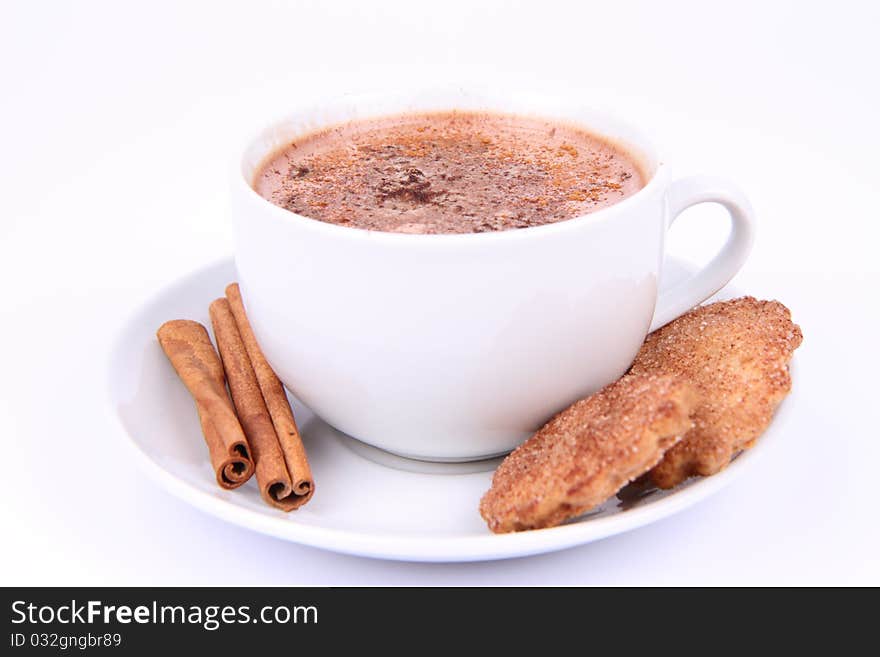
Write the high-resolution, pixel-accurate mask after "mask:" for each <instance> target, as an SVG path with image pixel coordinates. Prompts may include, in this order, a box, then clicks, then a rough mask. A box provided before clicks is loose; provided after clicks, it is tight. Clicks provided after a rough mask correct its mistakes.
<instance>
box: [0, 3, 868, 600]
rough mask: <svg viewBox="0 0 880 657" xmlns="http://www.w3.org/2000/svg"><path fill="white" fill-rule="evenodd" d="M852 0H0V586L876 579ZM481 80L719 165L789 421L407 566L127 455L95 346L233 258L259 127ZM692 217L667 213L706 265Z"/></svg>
mask: <svg viewBox="0 0 880 657" xmlns="http://www.w3.org/2000/svg"><path fill="white" fill-rule="evenodd" d="M876 7H877V5H876V4H875V3H869V2H864V3H860V4H856V3H842V2H835V3H802V2H778V3H769V2H760V3H747V2H735V3H727V5H726V6H725V7H721V6H710V3H699V2H662V3H659V2H644V3H634V2H607V1H604V2H590V3H587V2H579V3H574V2H571V3H554V2H549V1H547V0H542V1H540V2H531V3H526V2H510V3H499V2H486V3H477V2H473V1H470V2H462V3H458V2H450V0H444V1H443V2H439V1H436V2H432V3H430V4H420V3H417V2H415V1H413V0H408V1H406V2H395V3H366V2H332V1H325V2H314V3H283V2H271V3H270V2H241V3H239V4H237V5H227V6H224V5H223V4H222V3H217V2H210V3H209V2H205V3H187V2H158V1H154V2H149V3H137V4H135V3H118V2H106V3H96V2H86V3H77V4H74V3H57V4H49V3H43V2H27V3H26V2H6V3H3V5H2V9H0V94H2V96H0V173H2V176H0V180H2V191H0V210H2V211H0V281H2V284H3V289H2V295H0V440H2V464H3V465H2V477H0V485H2V489H0V490H2V493H0V495H2V503H0V527H2V529H0V584H181V585H182V584H807V583H814V584H832V583H834V584H868V583H870V584H875V585H876V584H880V561H878V560H880V557H878V555H880V529H878V526H880V522H878V521H880V511H878V508H877V501H878V500H877V497H878V494H877V491H878V486H877V483H876V478H877V467H878V464H880V431H878V420H877V418H878V416H877V411H878V402H877V389H878V385H877V370H878V367H880V359H878V356H877V336H878V320H880V311H878V301H877V283H878V282H880V265H878V259H877V253H878V248H880V244H878V238H880V229H878V221H880V211H878V197H877V188H878V185H880V176H878V173H880V167H878V160H877V154H878V152H880V130H878V127H877V117H878V116H880V96H878V86H880V85H878V82H877V71H878V63H880V48H878V45H877V44H878V39H877V35H876V33H877V28H878V26H880V13H878V9H877V8H876ZM447 83H477V84H484V83H490V84H491V83H501V84H506V85H509V86H513V87H520V88H522V89H524V90H528V91H541V90H550V91H553V92H555V93H557V94H558V93H560V92H563V93H572V94H578V95H579V96H583V97H587V98H590V99H592V100H594V101H595V103H594V104H599V105H603V106H606V107H612V108H617V109H618V110H619V112H620V113H621V114H622V115H624V116H626V117H629V118H631V119H634V120H635V121H636V122H638V123H640V124H641V125H642V126H643V127H645V128H647V129H648V131H650V132H653V134H655V135H656V137H657V140H658V142H659V143H660V144H662V145H663V146H664V152H665V155H666V157H665V159H666V161H668V162H670V163H671V164H672V165H673V167H674V168H675V170H676V171H677V172H679V173H681V174H686V173H696V172H702V173H714V174H720V175H724V176H727V177H729V178H731V179H733V180H735V181H737V182H738V183H739V184H740V185H741V186H742V187H743V188H744V189H745V190H746V191H747V193H748V195H749V196H750V198H751V199H752V201H753V204H754V206H755V208H756V210H757V213H758V218H759V221H760V233H759V237H758V241H757V244H756V247H755V250H754V252H753V254H752V256H751V258H750V260H749V262H748V263H747V265H746V267H745V268H744V270H743V271H742V272H741V273H740V274H739V275H738V276H737V278H736V279H735V283H736V285H737V286H738V287H739V288H740V289H743V290H746V291H747V292H749V293H752V294H755V295H757V296H760V297H765V298H778V299H780V300H781V301H783V302H784V303H786V304H787V305H788V306H789V307H790V308H791V309H792V311H793V313H794V318H795V320H796V321H798V322H799V323H800V324H801V326H802V327H803V331H804V335H805V340H804V344H803V347H802V348H801V350H800V351H799V352H798V356H797V358H798V367H797V379H796V381H795V388H796V390H795V393H793V397H792V401H795V403H796V407H795V408H793V409H792V411H793V412H792V416H793V421H792V422H790V423H789V425H788V428H787V431H786V433H785V435H783V436H780V437H779V439H778V440H774V441H773V442H772V444H771V443H768V444H767V446H766V449H765V451H764V454H763V456H762V458H760V459H758V460H757V463H756V464H755V465H754V467H752V468H750V469H749V470H748V472H746V473H745V474H744V475H743V477H741V478H740V479H738V480H737V481H736V482H735V483H734V484H733V485H732V486H731V487H729V488H728V489H726V490H725V491H723V492H722V493H720V494H719V495H717V496H715V497H713V498H711V499H710V500H708V501H706V502H704V503H702V504H701V505H699V506H697V507H696V508H692V509H691V510H688V511H686V512H683V513H681V514H679V515H677V516H675V517H672V518H670V519H667V520H665V521H662V522H660V523H657V524H655V525H652V526H650V527H647V528H643V529H640V530H637V531H633V532H631V533H629V534H626V535H622V536H618V537H615V538H611V539H607V540H604V541H601V542H599V543H595V544H592V545H588V546H584V547H580V548H575V549H571V550H567V551H564V552H560V553H556V554H549V555H544V556H539V557H531V558H526V559H517V560H512V561H506V562H505V561H502V562H494V563H476V564H465V565H420V564H410V563H392V562H382V561H375V560H369V559H361V558H355V557H347V556H340V555H336V554H331V553H327V552H322V551H319V550H315V549H311V548H305V547H300V546H297V545H294V544H289V543H285V542H283V541H280V540H276V539H273V538H268V537H264V536H260V535H257V534H254V533H250V532H248V531H247V530H244V529H240V528H237V527H233V526H229V525H226V524H224V523H223V522H221V521H219V520H217V519H214V518H212V517H208V516H206V515H204V514H202V513H201V512H199V511H197V510H195V509H193V508H190V507H188V506H187V505H185V504H184V503H182V502H180V501H178V500H177V499H175V498H172V497H171V496H170V495H168V494H166V493H165V492H164V491H162V490H161V489H159V488H158V487H157V486H156V485H154V484H153V483H152V482H151V481H150V480H148V479H147V478H146V477H145V476H144V475H143V474H142V473H141V472H140V471H139V470H138V469H137V468H136V467H135V464H134V462H133V460H132V459H131V458H130V454H129V451H128V449H127V447H126V446H125V445H124V440H125V438H124V436H123V434H122V429H121V427H120V425H119V424H118V423H117V421H116V419H115V417H114V413H113V410H112V408H111V407H110V405H109V403H108V401H107V390H106V387H107V384H106V370H107V358H108V355H109V354H108V345H109V344H110V342H111V341H112V339H113V338H114V334H115V332H116V331H117V329H118V327H119V326H120V324H121V323H122V322H123V321H124V319H125V317H126V316H127V315H128V314H130V313H131V312H132V311H134V310H135V309H136V308H137V307H138V306H139V305H140V304H141V303H142V302H143V301H144V300H145V299H146V298H148V297H149V296H151V295H152V294H153V293H154V292H155V291H157V290H158V289H159V288H161V287H162V286H163V285H165V284H168V283H170V282H173V281H174V280H175V279H176V278H178V277H179V276H181V275H183V274H185V273H187V272H190V271H192V270H194V269H196V268H199V267H201V266H203V265H205V264H206V263H211V262H214V261H216V260H217V259H219V258H221V257H225V256H228V255H229V254H231V252H232V244H231V235H230V233H231V231H230V227H229V224H228V217H227V197H226V183H227V172H228V166H229V163H230V161H231V159H232V158H233V156H234V155H235V149H236V147H237V145H238V144H239V142H240V138H241V137H242V135H244V134H245V133H248V132H250V131H252V129H253V127H254V126H255V125H256V124H257V122H258V121H260V120H262V119H263V118H264V117H266V116H272V115H277V114H279V113H282V112H284V111H286V110H289V109H291V108H292V107H294V106H296V105H300V104H303V103H309V102H311V101H319V100H320V99H322V98H331V97H333V96H335V95H338V94H340V93H342V92H350V91H358V90H372V89H376V88H379V89H382V88H385V89H394V88H405V87H425V86H431V85H435V84H437V85H443V84H447ZM718 218H719V216H718V215H716V214H715V213H714V212H713V211H712V210H705V209H702V210H695V211H691V213H690V214H689V217H687V218H685V219H683V220H682V221H681V222H680V224H677V225H676V227H675V229H674V230H673V234H672V239H671V245H672V249H673V251H674V252H675V253H678V254H683V255H685V256H687V257H690V258H691V259H694V260H700V259H703V260H705V258H706V257H707V255H708V254H709V253H710V252H711V250H712V249H713V248H715V246H717V245H718V244H719V240H720V239H722V238H723V222H721V221H714V220H715V219H718Z"/></svg>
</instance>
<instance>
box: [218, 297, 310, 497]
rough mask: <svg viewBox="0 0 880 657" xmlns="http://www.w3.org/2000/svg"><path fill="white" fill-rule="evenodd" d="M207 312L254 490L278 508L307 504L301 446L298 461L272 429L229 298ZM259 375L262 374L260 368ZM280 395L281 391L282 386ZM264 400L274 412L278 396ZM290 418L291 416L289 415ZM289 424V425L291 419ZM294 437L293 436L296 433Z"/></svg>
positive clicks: (285, 438)
mask: <svg viewBox="0 0 880 657" xmlns="http://www.w3.org/2000/svg"><path fill="white" fill-rule="evenodd" d="M209 310H210V315H211V324H212V326H213V327H214V337H215V338H216V339H217V346H218V348H219V349H220V357H221V358H222V360H223V368H224V369H225V370H226V377H227V380H228V381H229V390H230V391H231V392H232V402H233V404H234V405H235V410H236V411H237V412H238V417H239V420H240V421H241V425H242V427H243V428H244V432H245V434H246V435H247V437H248V441H249V443H250V445H251V448H252V450H253V453H254V461H255V462H256V475H257V484H258V485H259V487H260V494H261V495H262V496H263V499H264V500H265V501H266V502H267V503H269V504H271V505H272V506H275V507H277V508H279V509H282V510H283V511H293V510H294V509H297V508H299V507H300V506H302V505H303V504H305V503H306V502H308V501H309V499H310V498H311V496H312V493H313V492H314V483H313V482H312V479H311V472H310V471H309V469H308V462H307V461H306V460H305V450H302V449H301V459H302V460H301V462H300V461H298V460H297V458H299V457H297V455H296V452H295V449H294V450H291V443H292V442H293V440H292V439H291V437H290V435H289V434H283V435H282V436H279V433H277V432H276V429H275V424H274V423H273V418H272V416H271V415H270V413H269V408H268V405H267V401H266V399H265V398H264V396H263V392H262V390H261V387H260V384H259V381H258V378H257V374H256V371H255V367H254V363H253V362H252V360H251V358H250V354H249V353H248V349H247V347H246V345H245V342H244V340H243V337H242V334H241V332H240V331H239V327H238V324H237V323H236V320H235V316H234V315H233V312H232V309H231V306H230V303H229V301H228V300H227V299H225V298H221V299H217V300H215V301H214V302H213V303H211V306H210V309H209ZM247 329H249V327H247ZM247 329H246V331H247ZM252 338H253V335H252V334H249V340H250V339H252ZM254 342H255V341H254ZM267 365H268V364H267ZM258 367H260V370H261V372H263V367H262V365H261V364H258ZM262 375H263V376H265V372H263V374H262ZM279 385H280V383H279ZM281 394H282V395H283V394H284V391H283V389H282V390H281ZM269 403H270V404H271V405H272V407H273V408H275V409H276V411H277V407H278V400H277V398H275V396H274V395H273V396H271V397H270V401H269ZM290 418H291V420H292V418H293V414H292V413H291V414H290ZM279 426H284V425H283V424H282V425H279ZM293 426H294V428H295V426H296V425H295V423H294V424H293ZM295 436H296V437H297V438H299V432H296V433H295ZM301 447H302V443H301V441H300V448H301ZM288 452H289V454H290V455H289V456H288ZM288 463H289V465H288ZM303 464H305V467H304V468H303ZM303 475H305V477H306V478H303Z"/></svg>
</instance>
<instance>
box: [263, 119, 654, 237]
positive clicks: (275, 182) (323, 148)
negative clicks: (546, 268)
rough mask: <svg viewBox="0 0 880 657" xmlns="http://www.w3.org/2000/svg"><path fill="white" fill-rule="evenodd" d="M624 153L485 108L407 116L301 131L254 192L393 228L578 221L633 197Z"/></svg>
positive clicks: (343, 220) (337, 218)
mask: <svg viewBox="0 0 880 657" xmlns="http://www.w3.org/2000/svg"><path fill="white" fill-rule="evenodd" d="M645 182H646V180H645V177H644V175H643V174H642V172H641V170H640V169H639V167H638V165H637V164H636V162H635V160H634V158H633V157H632V156H630V155H629V154H627V153H626V152H625V151H623V150H622V149H621V148H619V147H617V146H615V145H613V144H611V143H610V142H608V141H606V140H604V139H602V138H601V137H598V136H597V135H594V134H592V133H590V132H587V131H586V130H584V129H581V128H578V127H576V126H573V125H570V124H564V123H559V122H551V121H545V120H543V119H536V118H527V117H520V116H514V115H503V114H491V113H483V112H459V111H455V112H443V113H426V114H408V115H400V116H394V117H386V118H381V119H372V120H365V121H354V122H351V123H347V124H344V125H340V126H338V127H334V128H330V129H325V130H322V131H320V132H315V133H312V134H308V135H304V136H303V137H301V138H299V139H297V140H296V141H295V142H293V143H291V144H288V145H287V146H285V147H283V148H281V149H280V150H279V151H277V152H276V153H274V154H273V155H270V156H269V158H267V160H266V162H265V163H264V164H263V166H262V167H261V168H260V169H259V170H258V172H257V174H256V176H255V180H254V188H255V189H256V191H257V192H258V193H259V194H260V195H262V196H263V197H264V198H266V199H268V200H269V201H271V202H272V203H274V204H276V205H278V206H280V207H282V208H286V209H288V210H290V211H292V212H296V213H297V214H301V215H304V216H306V217H311V218H313V219H318V220H320V221H324V222H328V223H333V224H338V225H341V226H349V227H353V228H363V229H367V230H377V231H385V232H395V233H481V232H487V231H499V230H510V229H513V228H527V227H530V226H541V225H544V224H549V223H554V222H558V221H564V220H566V219H572V218H574V217H579V216H582V215H584V214H588V213H590V212H594V211H596V210H599V209H601V208H604V207H607V206H609V205H613V204H614V203H617V202H619V201H621V200H623V199H624V198H626V197H628V196H630V195H632V194H634V193H636V192H637V191H638V190H639V189H641V188H642V187H643V186H644V185H645Z"/></svg>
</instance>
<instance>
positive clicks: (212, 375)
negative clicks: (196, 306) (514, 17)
mask: <svg viewBox="0 0 880 657" xmlns="http://www.w3.org/2000/svg"><path fill="white" fill-rule="evenodd" d="M156 336H157V337H158V338H159V344H160V345H162V349H163V351H164V352H165V355H166V356H168V360H170V361H171V365H172V366H173V367H174V369H175V370H176V371H177V375H178V376H179V377H180V380H181V381H183V384H184V385H185V386H186V387H187V389H188V390H189V392H190V394H191V395H192V396H193V399H194V400H195V403H196V410H197V411H198V413H199V422H200V423H201V425H202V433H203V434H204V436H205V443H206V444H207V446H208V453H209V455H210V458H211V465H212V466H213V467H214V472H215V476H216V478H217V483H218V484H219V485H220V486H221V487H222V488H226V489H230V490H231V489H233V488H238V487H239V486H241V485H242V484H243V483H244V482H246V481H247V480H248V479H250V477H251V475H252V474H253V473H254V462H253V460H252V459H251V455H250V448H249V446H248V442H247V438H246V437H245V434H244V431H242V428H241V424H239V422H238V418H237V417H236V415H235V410H234V409H233V408H232V402H230V401H229V395H228V394H227V392H226V377H225V376H224V374H223V365H222V364H221V362H220V358H219V357H218V356H217V352H216V351H214V346H213V345H212V344H211V338H210V337H209V336H208V331H207V329H205V327H204V326H202V325H201V324H199V323H198V322H193V321H190V320H187V319H175V320H172V321H170V322H165V323H164V324H162V326H160V327H159V330H158V331H156Z"/></svg>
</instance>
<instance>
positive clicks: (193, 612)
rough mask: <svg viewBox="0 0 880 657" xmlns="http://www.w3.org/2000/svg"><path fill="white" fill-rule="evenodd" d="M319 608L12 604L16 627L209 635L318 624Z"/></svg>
mask: <svg viewBox="0 0 880 657" xmlns="http://www.w3.org/2000/svg"><path fill="white" fill-rule="evenodd" d="M317 622H318V608H317V607H315V606H313V605H309V606H304V605H293V606H286V605H267V606H264V607H260V608H259V609H258V610H256V611H254V610H252V609H251V607H250V606H249V605H240V606H237V607H236V606H232V605H165V604H159V603H158V602H157V601H156V600H154V601H153V602H152V603H151V604H148V605H136V606H130V605H109V604H105V603H104V602H102V601H100V600H89V601H87V602H77V601H76V600H71V601H70V603H69V604H68V603H65V604H60V605H36V604H33V603H31V602H27V601H25V600H16V601H15V602H13V603H12V623H13V625H20V624H24V623H27V624H29V625H49V624H55V623H58V624H62V625H77V624H82V625H91V624H95V623H103V624H106V625H112V624H120V625H129V624H131V623H138V624H143V625H149V624H154V625H163V624H166V623H168V624H179V625H199V626H201V627H203V628H204V629H206V630H208V631H214V630H216V629H219V628H220V627H221V626H223V625H231V624H243V623H263V624H267V625H272V624H279V625H284V624H288V623H293V624H304V625H305V624H317Z"/></svg>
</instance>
